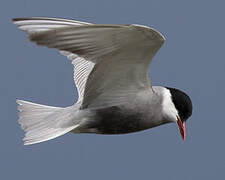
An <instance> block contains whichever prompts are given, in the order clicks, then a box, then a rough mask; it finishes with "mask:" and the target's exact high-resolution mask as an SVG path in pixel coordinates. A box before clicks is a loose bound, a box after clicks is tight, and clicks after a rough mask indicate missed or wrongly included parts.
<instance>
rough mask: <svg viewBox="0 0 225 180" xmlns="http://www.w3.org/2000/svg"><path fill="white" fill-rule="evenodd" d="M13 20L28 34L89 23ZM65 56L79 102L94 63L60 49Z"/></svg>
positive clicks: (46, 19) (65, 20)
mask: <svg viewBox="0 0 225 180" xmlns="http://www.w3.org/2000/svg"><path fill="white" fill-rule="evenodd" d="M13 22H14V23H15V24H16V25H17V26H18V27H19V28H20V29H22V30H24V31H25V32H26V33H28V34H29V35H30V36H32V35H34V34H38V33H40V32H47V31H51V30H55V29H58V28H65V27H74V26H84V25H90V23H86V22H80V21H73V20H67V19H57V18H38V17H35V18H16V19H13ZM60 53H61V54H63V55H65V56H67V58H68V59H70V60H71V61H72V64H73V65H74V81H75V85H76V87H77V91H78V102H81V101H82V99H83V94H84V87H85V84H86V80H87V77H88V75H89V73H90V72H91V70H92V68H93V66H94V63H92V62H90V61H87V60H85V59H84V58H82V57H80V56H78V55H77V54H73V53H70V52H67V51H60Z"/></svg>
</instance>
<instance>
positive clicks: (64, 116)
mask: <svg viewBox="0 0 225 180" xmlns="http://www.w3.org/2000/svg"><path fill="white" fill-rule="evenodd" d="M16 102H17V104H18V111H19V123H20V125H21V127H22V129H23V130H24V131H25V137H24V139H23V140H24V144H25V145H29V144H35V143H39V142H43V141H47V140H50V139H53V138H56V137H58V136H61V135H63V134H65V133H67V132H69V131H71V130H73V129H75V128H76V127H78V126H79V119H77V120H76V118H75V117H76V114H75V113H76V110H78V108H77V107H76V106H70V107H67V108H61V107H51V106H45V105H40V104H35V103H31V102H27V101H22V100H17V101H16ZM78 117H79V116H78Z"/></svg>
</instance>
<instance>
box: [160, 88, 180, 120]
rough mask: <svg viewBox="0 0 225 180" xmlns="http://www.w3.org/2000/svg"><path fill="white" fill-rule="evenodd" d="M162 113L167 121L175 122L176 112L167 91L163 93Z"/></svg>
mask: <svg viewBox="0 0 225 180" xmlns="http://www.w3.org/2000/svg"><path fill="white" fill-rule="evenodd" d="M162 108H163V113H164V114H165V116H166V117H168V118H169V119H168V120H171V121H177V116H179V115H178V111H177V109H176V107H175V105H174V103H173V101H172V97H171V93H170V91H169V90H168V89H166V88H165V89H164V91H163V102H162Z"/></svg>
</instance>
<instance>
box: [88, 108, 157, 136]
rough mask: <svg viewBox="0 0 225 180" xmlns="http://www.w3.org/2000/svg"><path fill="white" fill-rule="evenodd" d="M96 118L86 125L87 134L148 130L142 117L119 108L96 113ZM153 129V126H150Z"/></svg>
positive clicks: (137, 113) (140, 114) (139, 114)
mask: <svg viewBox="0 0 225 180" xmlns="http://www.w3.org/2000/svg"><path fill="white" fill-rule="evenodd" d="M95 117H96V118H95V119H94V120H93V121H90V122H89V123H88V127H87V129H88V130H90V131H89V132H93V133H98V134H124V133H132V132H137V131H141V130H145V129H148V128H150V127H149V125H146V124H145V123H144V115H143V113H140V112H134V111H132V110H127V109H126V110H124V109H123V108H121V107H110V108H105V109H101V110H97V111H96V116H95ZM152 127H153V126H152Z"/></svg>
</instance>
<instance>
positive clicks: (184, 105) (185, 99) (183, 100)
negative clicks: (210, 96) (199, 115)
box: [166, 87, 192, 121]
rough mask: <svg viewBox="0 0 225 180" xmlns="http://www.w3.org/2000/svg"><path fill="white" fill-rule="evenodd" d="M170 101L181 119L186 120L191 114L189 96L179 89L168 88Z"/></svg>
mask: <svg viewBox="0 0 225 180" xmlns="http://www.w3.org/2000/svg"><path fill="white" fill-rule="evenodd" d="M166 88H167V89H169V90H170V93H171V95H172V101H173V103H174V105H175V107H176V109H177V111H178V114H179V116H180V118H181V121H186V120H187V119H188V118H189V117H190V116H191V114H192V102H191V99H190V97H189V96H188V95H187V94H185V93H184V92H182V91H181V90H179V89H175V88H169V87H166Z"/></svg>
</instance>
